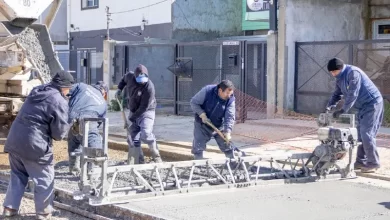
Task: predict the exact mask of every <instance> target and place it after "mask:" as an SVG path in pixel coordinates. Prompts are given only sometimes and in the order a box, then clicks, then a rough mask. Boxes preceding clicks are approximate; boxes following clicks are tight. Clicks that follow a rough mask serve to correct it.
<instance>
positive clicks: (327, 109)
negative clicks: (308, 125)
mask: <svg viewBox="0 0 390 220" xmlns="http://www.w3.org/2000/svg"><path fill="white" fill-rule="evenodd" d="M334 108H336V105H331V106H327V107H326V111H330V110H332V109H334Z"/></svg>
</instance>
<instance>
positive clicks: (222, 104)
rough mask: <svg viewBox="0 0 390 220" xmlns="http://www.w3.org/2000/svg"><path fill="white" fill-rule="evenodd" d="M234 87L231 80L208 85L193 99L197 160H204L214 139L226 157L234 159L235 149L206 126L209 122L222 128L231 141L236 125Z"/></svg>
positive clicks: (194, 142) (194, 145)
mask: <svg viewBox="0 0 390 220" xmlns="http://www.w3.org/2000/svg"><path fill="white" fill-rule="evenodd" d="M233 92H234V85H233V83H232V82H231V81H229V80H223V81H222V82H221V83H219V84H218V85H208V86H205V87H204V88H202V90H200V91H199V92H198V93H197V94H196V95H195V96H194V97H192V99H191V108H192V110H193V111H194V113H195V122H194V140H193V143H192V154H194V158H195V159H196V160H198V159H203V151H204V150H206V144H207V142H209V141H210V139H211V137H214V138H215V140H216V141H217V144H218V146H219V148H220V149H221V151H222V152H224V153H225V156H226V157H228V158H233V157H234V155H233V149H231V147H230V144H228V143H225V140H224V139H222V138H221V137H220V136H219V135H218V134H215V133H214V131H213V129H212V128H211V127H209V126H208V125H206V124H205V123H206V122H207V121H209V122H211V123H212V124H213V125H214V126H215V127H217V128H220V129H221V130H222V132H223V133H224V135H225V139H227V140H228V141H230V139H231V132H232V130H233V126H234V123H235V113H236V109H235V108H236V107H235V106H236V104H235V97H234V95H233Z"/></svg>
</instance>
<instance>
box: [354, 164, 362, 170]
mask: <svg viewBox="0 0 390 220" xmlns="http://www.w3.org/2000/svg"><path fill="white" fill-rule="evenodd" d="M353 167H354V169H355V170H360V169H362V168H363V167H364V164H361V163H358V162H355V163H354V164H353Z"/></svg>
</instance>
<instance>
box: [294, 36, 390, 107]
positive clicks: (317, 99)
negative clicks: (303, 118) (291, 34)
mask: <svg viewBox="0 0 390 220" xmlns="http://www.w3.org/2000/svg"><path fill="white" fill-rule="evenodd" d="M295 53H296V57H295V62H296V63H295V103H294V104H295V106H294V109H295V111H296V112H299V113H304V114H318V113H321V112H323V111H324V108H325V106H326V104H327V102H328V100H329V98H330V96H331V95H332V92H333V91H334V89H335V78H334V77H332V76H331V75H330V74H329V73H328V70H327V67H326V66H327V63H328V61H329V59H331V58H333V57H338V58H340V59H342V60H344V62H345V63H347V64H352V65H355V66H358V67H359V68H361V69H362V70H363V71H364V72H365V73H366V74H367V75H368V76H369V77H370V79H371V80H372V81H373V82H374V83H375V84H376V86H377V87H378V88H379V90H380V91H381V93H382V95H383V96H384V97H385V98H387V99H389V98H390V97H389V96H390V40H362V41H327V42H297V43H296V49H295Z"/></svg>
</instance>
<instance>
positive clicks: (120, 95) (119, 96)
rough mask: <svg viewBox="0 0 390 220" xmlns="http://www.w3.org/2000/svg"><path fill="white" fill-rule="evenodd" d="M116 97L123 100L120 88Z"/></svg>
mask: <svg viewBox="0 0 390 220" xmlns="http://www.w3.org/2000/svg"><path fill="white" fill-rule="evenodd" d="M115 98H117V99H118V100H121V99H122V90H120V89H118V90H117V91H116V93H115Z"/></svg>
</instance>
